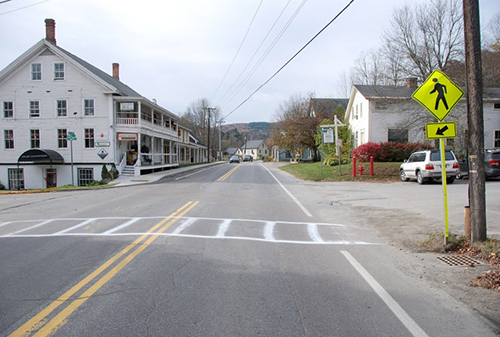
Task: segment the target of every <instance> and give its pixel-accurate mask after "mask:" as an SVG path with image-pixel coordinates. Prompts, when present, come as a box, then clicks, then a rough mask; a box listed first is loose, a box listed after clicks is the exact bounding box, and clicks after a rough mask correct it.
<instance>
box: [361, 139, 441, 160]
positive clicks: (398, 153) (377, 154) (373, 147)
mask: <svg viewBox="0 0 500 337" xmlns="http://www.w3.org/2000/svg"><path fill="white" fill-rule="evenodd" d="M432 148H433V147H432V146H431V145H430V144H427V143H396V142H384V143H366V144H363V145H360V146H358V147H357V148H355V149H354V150H353V151H352V155H353V156H356V158H357V159H358V160H359V161H362V162H367V161H369V160H370V156H373V159H374V161H377V162H402V161H404V160H405V159H407V158H408V157H409V156H410V155H411V154H412V153H413V152H415V151H419V150H427V149H432Z"/></svg>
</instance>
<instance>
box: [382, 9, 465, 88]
mask: <svg viewBox="0 0 500 337" xmlns="http://www.w3.org/2000/svg"><path fill="white" fill-rule="evenodd" d="M383 40H384V43H385V46H386V50H387V51H390V52H391V53H392V54H390V55H393V56H394V55H397V57H398V60H400V67H399V68H398V69H401V70H402V71H403V74H404V75H405V77H417V78H419V79H420V80H421V81H423V80H425V79H426V78H427V77H428V76H429V75H430V73H431V72H432V71H433V70H434V69H444V67H445V66H446V65H447V64H448V63H449V62H450V61H457V60H458V61H462V60H463V58H464V56H463V48H464V47H463V46H464V34H463V20H462V8H461V1H460V0H431V3H430V4H422V5H417V6H414V7H410V6H409V5H405V6H404V7H402V8H400V9H396V10H394V12H393V16H392V22H391V28H390V29H388V30H386V31H385V33H384V35H383ZM390 55H387V56H390Z"/></svg>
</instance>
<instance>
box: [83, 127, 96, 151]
mask: <svg viewBox="0 0 500 337" xmlns="http://www.w3.org/2000/svg"><path fill="white" fill-rule="evenodd" d="M93 147H94V129H85V148H87V149H89V148H93Z"/></svg>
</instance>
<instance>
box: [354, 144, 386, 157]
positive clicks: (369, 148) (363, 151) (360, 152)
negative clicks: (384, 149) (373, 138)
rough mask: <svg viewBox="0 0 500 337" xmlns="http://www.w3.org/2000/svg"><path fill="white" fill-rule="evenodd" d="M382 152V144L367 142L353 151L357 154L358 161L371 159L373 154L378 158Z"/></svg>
mask: <svg viewBox="0 0 500 337" xmlns="http://www.w3.org/2000/svg"><path fill="white" fill-rule="evenodd" d="M379 153H380V144H377V143H366V144H363V145H360V146H358V147H357V148H355V149H354V150H353V151H352V155H353V157H354V156H356V159H357V160H358V161H362V162H363V161H370V157H372V156H373V159H374V160H376V161H378V160H377V157H378V155H379Z"/></svg>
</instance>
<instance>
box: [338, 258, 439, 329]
mask: <svg viewBox="0 0 500 337" xmlns="http://www.w3.org/2000/svg"><path fill="white" fill-rule="evenodd" d="M340 252H341V253H342V254H343V255H344V256H345V258H346V259H347V261H349V263H351V265H352V266H353V267H354V269H356V271H357V272H358V273H359V274H360V275H361V276H362V277H363V278H364V279H365V281H366V282H367V283H368V284H369V285H370V287H371V288H372V289H373V290H374V291H375V293H376V294H377V295H378V296H379V297H380V298H381V299H382V301H384V302H385V304H386V305H387V306H388V307H389V309H391V311H392V312H393V313H394V315H396V317H397V318H398V319H399V320H400V321H401V323H403V325H404V326H405V327H406V328H407V329H408V331H410V333H411V334H412V335H413V336H415V337H429V336H428V335H427V334H426V333H425V331H424V330H422V328H421V327H420V326H419V325H418V324H417V323H416V322H415V321H414V320H413V319H412V318H411V317H410V315H408V314H407V313H406V311H404V309H403V308H401V306H400V305H399V304H398V302H396V301H395V300H394V299H393V298H392V297H391V295H389V293H388V292H387V291H386V290H385V289H384V288H383V287H382V286H381V285H380V284H379V283H378V282H377V281H376V280H375V279H374V278H373V276H371V275H370V273H368V271H367V270H366V269H365V268H363V266H362V265H361V264H360V263H359V262H358V261H357V260H356V259H355V258H354V257H353V256H352V255H351V254H350V253H349V252H347V251H345V250H341V251H340Z"/></svg>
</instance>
